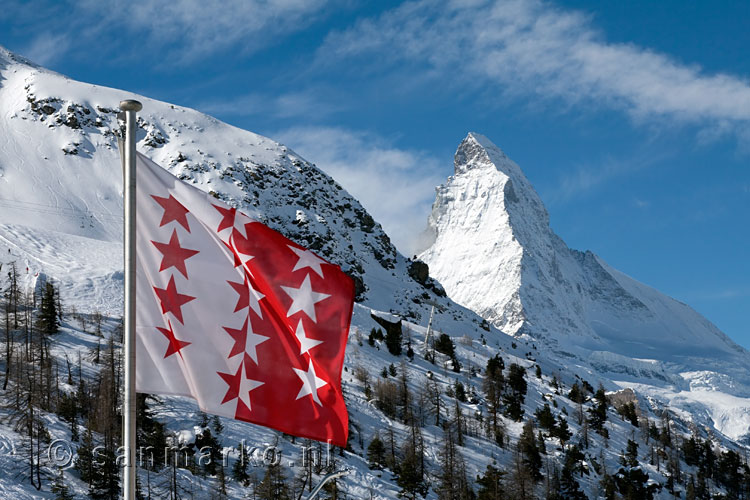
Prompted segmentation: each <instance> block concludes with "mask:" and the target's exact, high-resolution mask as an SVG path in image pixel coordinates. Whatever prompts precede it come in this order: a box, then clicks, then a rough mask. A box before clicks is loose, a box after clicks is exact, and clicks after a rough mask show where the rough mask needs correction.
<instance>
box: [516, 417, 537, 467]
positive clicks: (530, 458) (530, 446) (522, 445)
mask: <svg viewBox="0 0 750 500" xmlns="http://www.w3.org/2000/svg"><path fill="white" fill-rule="evenodd" d="M518 451H519V453H520V454H521V457H522V463H523V465H524V467H525V468H526V470H527V471H528V473H529V474H530V476H531V478H532V479H533V480H534V481H540V480H541V479H542V473H541V469H542V457H541V455H540V453H539V447H538V446H537V440H536V436H535V435H534V424H533V422H532V421H531V420H528V421H526V423H525V424H524V426H523V431H522V432H521V436H520V437H519V438H518Z"/></svg>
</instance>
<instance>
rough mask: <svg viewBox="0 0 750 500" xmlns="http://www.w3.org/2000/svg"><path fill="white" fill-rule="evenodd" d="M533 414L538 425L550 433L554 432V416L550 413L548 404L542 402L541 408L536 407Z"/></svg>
mask: <svg viewBox="0 0 750 500" xmlns="http://www.w3.org/2000/svg"><path fill="white" fill-rule="evenodd" d="M534 416H535V417H536V421H537V423H538V424H539V427H541V428H542V429H544V430H546V431H547V432H548V433H550V435H552V434H554V431H555V416H554V415H553V414H552V409H551V408H550V407H549V404H547V403H544V406H543V407H542V408H541V409H539V408H537V410H536V412H534Z"/></svg>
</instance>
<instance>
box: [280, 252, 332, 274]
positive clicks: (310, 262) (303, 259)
mask: <svg viewBox="0 0 750 500" xmlns="http://www.w3.org/2000/svg"><path fill="white" fill-rule="evenodd" d="M287 246H288V247H289V249H290V250H291V251H292V252H294V253H296V254H297V257H299V259H298V260H297V263H296V264H295V265H294V269H292V272H294V271H296V270H298V269H304V268H306V267H309V268H310V269H312V270H313V271H315V272H316V273H318V276H320V277H321V278H322V277H323V269H321V268H320V265H321V264H326V263H327V262H326V261H324V260H323V259H321V258H320V257H318V256H317V255H315V254H314V253H312V252H311V251H310V250H303V249H301V248H296V247H293V246H292V245H287Z"/></svg>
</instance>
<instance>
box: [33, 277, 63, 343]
mask: <svg viewBox="0 0 750 500" xmlns="http://www.w3.org/2000/svg"><path fill="white" fill-rule="evenodd" d="M38 326H39V329H40V331H41V332H42V333H44V334H46V335H51V334H53V333H57V332H58V330H59V328H60V318H59V317H58V315H57V297H56V291H55V287H54V285H53V284H52V283H50V282H49V281H48V282H47V283H46V284H45V285H44V293H43V295H42V304H41V308H40V310H39V321H38Z"/></svg>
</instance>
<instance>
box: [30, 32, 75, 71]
mask: <svg viewBox="0 0 750 500" xmlns="http://www.w3.org/2000/svg"><path fill="white" fill-rule="evenodd" d="M70 46H71V38H70V37H69V36H68V35H66V34H60V35H53V34H50V33H42V34H41V35H39V36H37V37H36V38H34V39H33V40H32V41H31V43H30V44H29V46H28V47H27V48H26V49H24V51H23V54H24V56H25V57H26V58H28V59H29V60H31V61H34V62H35V63H37V64H41V65H46V64H50V63H52V62H54V61H56V60H57V59H58V58H60V57H62V56H63V55H65V53H66V52H67V51H68V49H70Z"/></svg>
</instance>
